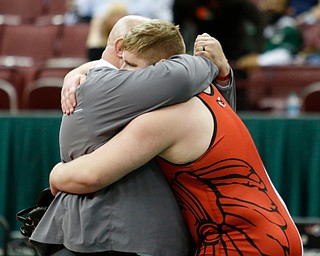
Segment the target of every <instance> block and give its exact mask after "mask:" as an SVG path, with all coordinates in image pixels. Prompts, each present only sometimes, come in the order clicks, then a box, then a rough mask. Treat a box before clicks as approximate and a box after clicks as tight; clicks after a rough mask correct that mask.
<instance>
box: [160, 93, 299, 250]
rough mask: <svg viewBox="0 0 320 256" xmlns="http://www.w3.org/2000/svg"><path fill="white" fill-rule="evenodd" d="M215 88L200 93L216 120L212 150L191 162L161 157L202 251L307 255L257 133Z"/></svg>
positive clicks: (163, 168)
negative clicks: (256, 139) (258, 144)
mask: <svg viewBox="0 0 320 256" xmlns="http://www.w3.org/2000/svg"><path fill="white" fill-rule="evenodd" d="M211 92H212V93H211V94H206V93H201V94H199V95H198V98H199V99H200V100H202V102H203V103H204V104H205V105H206V106H207V108H208V109H209V110H210V111H211V113H212V117H213V122H214V134H213V136H212V142H211V146H210V148H209V149H208V151H207V152H206V153H205V154H204V155H203V156H202V157H201V158H199V159H198V160H197V161H195V162H193V163H190V164H186V165H175V164H172V163H169V162H167V161H165V160H163V159H162V158H158V162H159V164H160V166H161V168H162V170H163V171H164V173H165V175H166V177H167V179H168V180H169V182H170V185H171V186H172V188H173V190H174V192H175V196H176V198H177V201H178V202H179V205H180V207H181V209H182V213H183V215H184V217H185V219H186V221H187V224H188V226H189V229H190V231H191V234H192V236H193V238H194V240H195V241H196V243H197V246H198V248H199V249H198V255H201V256H204V255H210V256H212V255H219V256H221V255H228V256H234V255H244V256H257V255H270V256H301V255H302V243H301V239H300V235H299V233H298V230H297V228H296V226H295V224H294V222H293V221H292V218H291V216H290V214H289V213H288V211H287V208H286V206H285V204H284V202H283V201H282V199H281V198H280V196H279V195H278V193H277V191H276V189H275V188H274V186H273V185H272V183H271V181H270V179H269V177H268V174H267V172H266V170H265V168H264V165H263V163H262V161H261V159H260V156H259V154H258V151H257V149H256V146H255V144H254V142H253V140H252V138H251V135H250V134H249V132H248V130H247V128H246V127H245V125H244V124H243V122H242V121H241V120H240V118H239V117H238V116H237V115H236V114H235V112H234V111H232V109H231V108H230V106H229V105H228V104H226V101H225V100H224V98H223V97H222V96H221V94H220V93H219V92H218V91H217V90H216V89H215V88H214V87H211Z"/></svg>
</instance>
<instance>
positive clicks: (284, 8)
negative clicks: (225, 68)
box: [236, 0, 303, 69]
mask: <svg viewBox="0 0 320 256" xmlns="http://www.w3.org/2000/svg"><path fill="white" fill-rule="evenodd" d="M289 7H290V6H289V1H288V0H265V2H264V3H263V4H262V5H261V8H263V9H262V11H263V13H264V14H265V15H266V16H265V17H266V18H267V24H268V25H267V26H266V27H265V29H264V37H265V46H264V49H263V51H262V52H261V53H260V54H250V55H247V56H244V57H242V58H241V59H239V60H238V61H237V62H236V66H237V67H238V68H241V69H250V68H255V67H259V66H270V65H287V64H291V63H292V62H293V61H294V57H295V55H296V54H297V53H298V52H299V51H300V50H301V48H302V46H303V38H302V34H301V32H300V30H299V29H298V28H297V26H296V22H295V18H294V17H292V16H290V15H288V10H289Z"/></svg>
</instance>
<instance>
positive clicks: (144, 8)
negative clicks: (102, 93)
mask: <svg viewBox="0 0 320 256" xmlns="http://www.w3.org/2000/svg"><path fill="white" fill-rule="evenodd" d="M69 1H71V3H69V10H70V11H69V13H68V14H66V17H68V20H69V21H70V22H68V23H76V22H90V30H89V35H88V39H87V49H88V59H89V60H97V59H100V57H101V55H102V52H103V50H104V49H105V47H106V43H107V39H108V34H109V32H110V30H111V28H112V27H113V25H114V24H115V22H116V21H117V20H118V19H120V18H121V17H123V16H125V15H128V14H134V15H141V16H145V17H148V18H151V19H162V20H167V21H172V20H173V14H172V1H173V0H134V1H133V0H69Z"/></svg>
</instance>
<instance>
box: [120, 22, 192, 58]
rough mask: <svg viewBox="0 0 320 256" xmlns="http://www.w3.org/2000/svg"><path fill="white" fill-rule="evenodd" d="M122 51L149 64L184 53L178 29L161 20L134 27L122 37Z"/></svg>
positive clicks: (184, 49) (183, 45) (182, 41)
mask: <svg viewBox="0 0 320 256" xmlns="http://www.w3.org/2000/svg"><path fill="white" fill-rule="evenodd" d="M122 50H126V51H129V52H131V53H133V54H135V55H136V56H138V57H139V58H143V59H145V60H147V61H148V63H149V64H153V63H156V62H158V61H159V60H161V59H168V58H169V57H171V56H173V55H176V54H182V53H185V52H186V48H185V43H184V40H183V37H182V35H181V33H180V31H179V27H178V26H175V25H174V24H172V23H171V22H167V21H162V20H152V21H149V22H146V23H143V24H141V25H138V26H135V27H134V28H133V29H131V31H130V32H129V33H128V34H127V35H126V36H125V37H124V39H123V42H122Z"/></svg>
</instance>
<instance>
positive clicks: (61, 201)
mask: <svg viewBox="0 0 320 256" xmlns="http://www.w3.org/2000/svg"><path fill="white" fill-rule="evenodd" d="M217 72H218V71H217V68H216V67H215V66H214V65H212V64H211V63H210V62H209V61H208V60H207V59H205V58H200V57H197V58H192V57H191V56H188V55H182V56H175V57H174V58H173V59H171V60H168V61H164V62H159V63H157V64H156V65H154V66H151V67H148V68H145V69H140V70H137V71H135V72H132V71H125V70H120V71H118V70H112V69H110V68H107V67H105V68H96V69H93V70H91V72H90V73H89V75H88V78H87V81H86V82H85V83H84V84H83V85H82V86H81V87H80V88H79V90H78V92H77V100H78V105H77V108H76V112H75V113H74V114H72V115H70V116H63V119H62V124H61V131H60V145H61V156H62V160H63V161H65V162H66V161H69V160H71V159H74V158H76V157H78V156H80V155H83V154H86V153H89V152H92V151H93V150H94V149H96V148H97V147H99V146H101V145H102V144H104V143H105V142H107V141H108V139H110V138H111V137H112V136H113V135H115V134H116V133H117V132H118V131H119V130H120V129H121V128H123V127H124V125H126V124H127V123H128V122H129V121H131V120H132V119H133V118H135V117H136V116H137V115H139V114H141V113H144V112H146V111H150V110H152V109H155V108H158V107H161V106H166V105H170V104H174V103H178V102H182V101H186V100H188V99H189V98H191V97H192V96H193V95H195V94H196V93H198V92H200V91H202V90H203V89H205V88H206V87H207V86H208V84H209V83H210V82H211V81H212V80H213V79H214V78H215V76H216V75H217ZM124 157H125V156H124ZM31 241H37V242H40V243H48V244H64V245H65V246H66V248H68V249H70V250H72V251H76V252H99V251H108V250H115V251H127V252H137V253H145V254H151V255H154V256H184V255H193V248H192V246H193V243H192V242H191V240H190V236H189V233H188V232H187V229H186V226H185V223H184V220H183V219H182V217H181V214H180V211H179V208H178V205H177V203H176V201H175V199H174V197H173V194H172V192H171V189H170V188H169V186H168V184H167V182H166V180H165V179H164V177H163V175H162V173H161V172H160V170H159V169H158V166H157V165H156V164H155V162H154V161H150V162H149V163H148V164H146V165H145V166H143V167H141V168H140V169H139V170H137V171H135V172H132V173H131V174H129V175H127V176H126V177H124V178H123V179H122V180H120V181H118V182H117V183H115V184H113V185H111V186H109V187H107V188H105V189H103V190H101V191H98V192H96V193H94V194H91V195H82V196H78V195H71V194H66V193H59V194H58V195H57V196H56V198H55V199H54V201H53V202H52V204H51V205H50V207H49V209H48V210H47V212H46V214H45V215H44V216H43V218H42V220H41V221H40V223H39V225H38V227H37V228H36V230H35V232H34V233H33V235H32V237H31Z"/></svg>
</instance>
